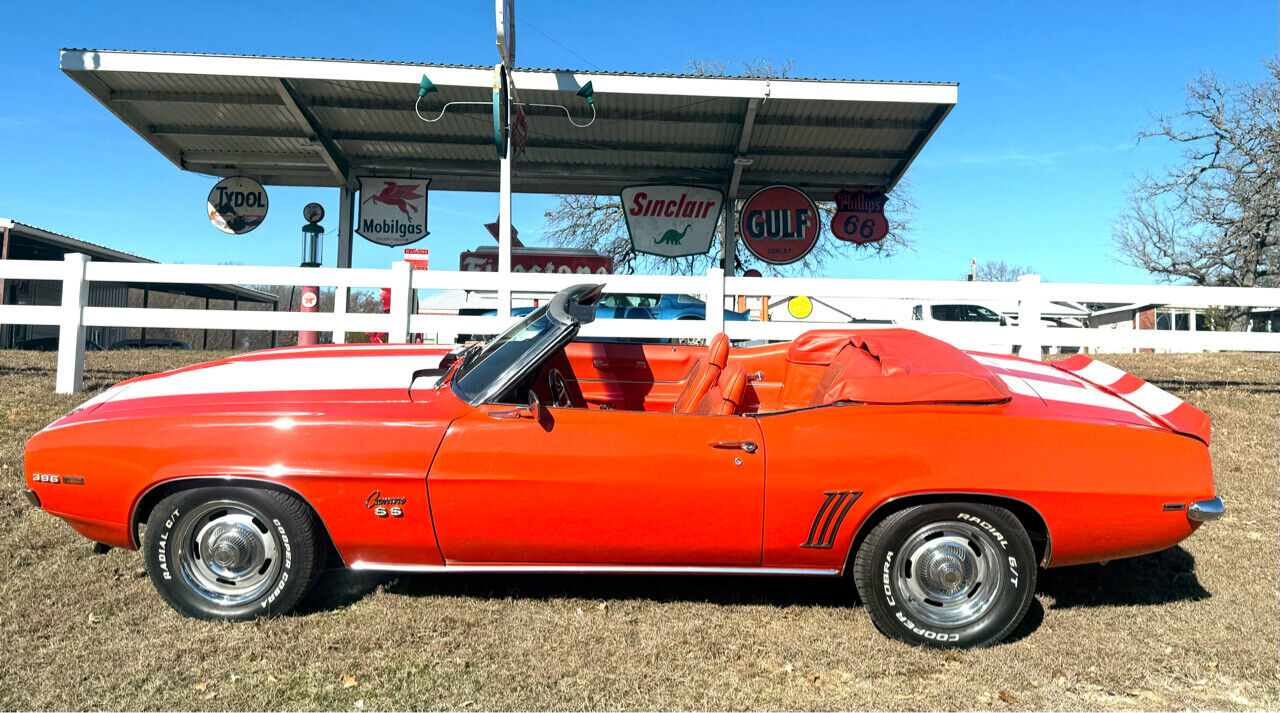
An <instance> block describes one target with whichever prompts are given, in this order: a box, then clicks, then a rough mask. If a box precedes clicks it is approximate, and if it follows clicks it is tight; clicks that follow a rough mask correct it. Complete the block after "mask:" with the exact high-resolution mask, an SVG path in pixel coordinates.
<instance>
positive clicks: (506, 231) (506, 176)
mask: <svg viewBox="0 0 1280 713" xmlns="http://www.w3.org/2000/svg"><path fill="white" fill-rule="evenodd" d="M510 114H511V107H510V106H508V107H507V115H508V117H510ZM506 144H507V150H506V151H505V152H504V154H505V155H504V156H503V158H502V166H501V177H500V178H499V180H498V272H499V273H502V274H503V276H504V279H503V280H502V284H503V285H508V284H509V282H508V279H507V278H508V277H509V276H510V274H511V161H512V156H511V134H510V133H508V134H507V141H506ZM498 316H499V317H502V318H503V319H506V318H508V317H510V316H511V288H510V287H503V288H501V289H499V290H498Z"/></svg>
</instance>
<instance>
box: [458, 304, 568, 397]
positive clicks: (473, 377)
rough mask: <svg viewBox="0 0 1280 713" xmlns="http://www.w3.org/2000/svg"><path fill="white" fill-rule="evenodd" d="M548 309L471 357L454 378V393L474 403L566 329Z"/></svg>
mask: <svg viewBox="0 0 1280 713" xmlns="http://www.w3.org/2000/svg"><path fill="white" fill-rule="evenodd" d="M547 307H548V305H543V306H541V307H539V308H537V309H535V310H534V311H532V312H530V313H529V314H528V315H526V316H525V318H524V319H522V320H520V321H519V322H517V323H516V324H515V325H513V326H512V327H511V328H510V329H508V330H507V331H505V332H503V333H502V334H499V335H498V336H496V337H494V338H493V339H491V340H490V341H489V342H488V343H487V344H485V345H484V348H482V349H481V350H480V351H479V353H477V354H475V355H472V356H470V357H468V358H467V359H466V361H464V362H463V363H462V365H461V366H459V367H458V372H457V373H456V374H454V376H453V391H454V393H456V394H457V395H458V396H459V397H461V398H462V399H463V400H465V401H467V402H472V403H474V402H475V401H476V399H477V398H478V397H479V396H480V395H481V394H482V393H483V392H484V391H485V389H487V388H488V387H489V386H491V385H492V384H494V383H496V382H497V380H498V378H499V377H500V376H501V375H502V373H503V372H505V371H506V370H507V369H509V368H511V367H512V366H513V365H515V364H516V363H517V362H519V361H520V360H521V358H522V357H524V356H526V355H527V354H528V353H529V351H530V350H531V349H536V348H537V347H538V345H540V344H541V343H542V342H543V340H542V339H540V337H542V336H543V335H545V334H547V333H548V332H552V331H555V330H556V329H559V328H561V327H563V326H564V325H562V324H560V323H559V322H557V321H555V320H554V319H552V318H551V316H550V315H549V314H547Z"/></svg>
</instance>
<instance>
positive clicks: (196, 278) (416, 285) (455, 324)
mask: <svg viewBox="0 0 1280 713" xmlns="http://www.w3.org/2000/svg"><path fill="white" fill-rule="evenodd" d="M0 279H25V280H55V281H60V282H61V283H62V304H61V305H54V306H30V305H0V324H45V325H57V326H58V327H59V332H58V334H59V350H58V373H57V391H58V392H59V393H71V392H74V391H79V390H80V389H81V384H82V379H83V371H84V330H85V327H92V326H115V327H179V328H195V329H225V330H232V329H234V330H241V331H244V330H275V331H298V330H314V331H318V332H333V333H334V336H335V338H336V339H337V340H339V341H340V340H341V339H342V337H343V335H344V334H345V333H346V332H386V333H388V335H389V339H390V341H392V342H404V341H406V340H407V339H408V336H409V335H411V334H419V333H445V334H494V333H497V332H500V331H502V329H504V328H505V327H506V326H507V325H508V324H510V323H511V322H512V319H511V318H507V317H497V316H492V317H472V316H453V315H420V314H410V310H409V306H410V299H409V294H410V290H411V289H428V290H442V289H466V290H473V291H482V292H484V291H488V292H493V293H496V294H498V295H499V296H502V297H507V296H509V295H512V294H515V295H517V296H535V295H541V296H545V295H549V294H551V293H554V292H556V291H558V290H560V289H562V288H564V287H566V286H568V285H572V284H576V283H580V282H593V281H603V282H604V283H605V291H606V292H619V293H626V294H693V295H699V296H701V297H703V298H704V299H705V300H706V303H707V306H708V308H707V311H706V318H705V319H704V320H687V321H684V320H682V321H671V320H638V319H599V320H596V321H595V322H593V323H592V324H589V325H587V326H586V327H584V328H583V330H582V334H583V335H584V336H611V337H637V338H646V337H647V338H672V339H675V338H701V337H707V336H710V335H712V334H715V333H716V332H721V331H724V332H726V333H727V334H728V335H729V337H730V338H731V339H776V340H783V339H791V338H794V337H795V336H797V335H799V334H800V333H802V332H804V331H807V330H810V329H821V328H850V327H851V326H855V325H850V324H849V323H847V322H846V323H836V322H812V321H809V320H805V321H803V322H788V321H771V322H757V321H747V322H738V321H729V322H726V321H725V320H724V312H723V310H722V308H721V306H722V305H724V304H725V301H726V298H733V297H737V296H739V295H742V296H747V297H758V296H774V297H778V296H791V295H805V296H809V297H814V298H831V297H873V298H897V299H918V300H923V301H928V300H935V301H936V300H949V301H958V302H964V301H979V302H981V301H1016V302H1017V303H1018V305H1019V315H1018V317H1019V319H1018V324H1017V325H1016V326H998V325H986V324H972V323H962V322H961V323H957V322H951V323H947V322H932V321H924V322H913V323H907V324H905V325H901V326H907V327H911V328H914V329H919V330H920V331H923V332H926V333H928V334H931V335H933V336H935V337H938V338H940V339H944V340H947V341H950V342H953V343H956V344H958V345H960V346H972V345H1016V346H1018V349H1019V352H1020V353H1021V354H1025V355H1030V356H1032V357H1033V358H1038V357H1039V355H1040V353H1041V346H1042V345H1043V346H1083V347H1105V348H1131V347H1151V348H1157V349H1171V350H1174V351H1202V350H1242V351H1280V333H1267V332H1205V331H1200V332H1184V331H1165V330H1159V331H1157V330H1132V329H1110V328H1092V329H1076V328H1061V327H1060V328H1053V327H1046V326H1042V324H1041V320H1040V314H1041V312H1042V306H1043V305H1046V304H1048V303H1050V302H1054V301H1071V302H1115V303H1141V304H1174V305H1178V306H1180V307H1214V306H1249V307H1280V288H1266V289H1264V288H1252V289H1250V288H1235V287H1183V286H1146V285H1105V284H1076V283H1048V282H1042V281H1041V280H1040V278H1039V276H1037V275H1025V276H1023V277H1022V278H1020V279H1019V281H1018V282H1005V283H999V282H959V281H923V280H855V279H828V278H781V277H730V278H725V277H724V274H723V272H722V271H721V270H718V269H714V270H708V271H707V274H706V275H698V276H648V275H572V274H538V273H513V274H505V275H504V274H500V273H483V272H449V271H437V270H430V271H417V272H415V271H413V270H412V269H411V267H410V265H409V263H407V262H396V263H393V264H392V265H391V268H390V269H359V268H357V269H339V268H305V267H267V266H248V265H169V264H158V263H110V262H92V261H90V260H89V259H88V257H87V256H85V255H82V254H78V253H76V254H69V255H67V256H66V259H65V260H63V261H62V262H55V261H41V260H0ZM90 282H135V283H136V282H152V283H179V284H191V283H198V284H205V283H209V284H252V285H298V286H306V285H317V286H323V287H334V288H336V289H337V298H336V299H335V301H334V302H335V311H334V312H314V313H298V312H246V311H228V310H213V311H210V310H202V309H141V308H134V307H90V306H88V305H87V301H88V295H89V284H88V283H90ZM352 287H361V288H382V287H389V288H391V312H390V313H389V314H356V313H347V312H346V311H345V310H346V304H347V299H346V297H347V293H348V291H349V290H350V288H352ZM886 326H894V325H880V324H858V325H856V327H857V328H858V329H875V328H881V327H886Z"/></svg>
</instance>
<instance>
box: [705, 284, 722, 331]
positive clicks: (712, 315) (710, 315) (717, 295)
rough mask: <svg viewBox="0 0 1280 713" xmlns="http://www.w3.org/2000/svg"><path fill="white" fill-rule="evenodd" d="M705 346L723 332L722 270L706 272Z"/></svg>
mask: <svg viewBox="0 0 1280 713" xmlns="http://www.w3.org/2000/svg"><path fill="white" fill-rule="evenodd" d="M706 327H707V344H710V343H711V338H712V337H714V336H716V335H717V334H719V333H721V332H723V331H724V270H721V269H720V268H718V267H713V268H711V269H710V270H707V324H706Z"/></svg>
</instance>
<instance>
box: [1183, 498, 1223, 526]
mask: <svg viewBox="0 0 1280 713" xmlns="http://www.w3.org/2000/svg"><path fill="white" fill-rule="evenodd" d="M1223 510H1224V508H1223V506H1222V498H1213V499H1212V500H1197V501H1196V502H1194V503H1191V504H1190V505H1188V506H1187V519H1188V520H1194V521H1195V522H1209V521H1210V520H1217V519H1218V518H1220V517H1222V513H1223Z"/></svg>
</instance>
